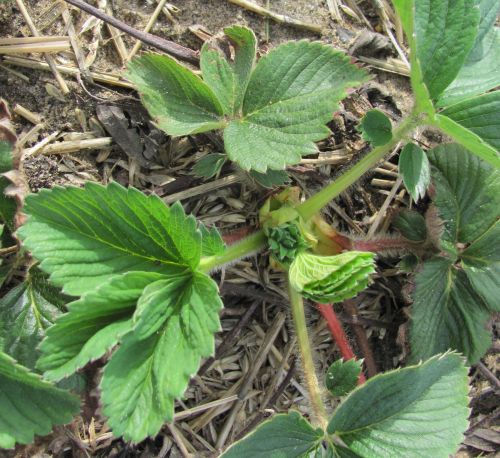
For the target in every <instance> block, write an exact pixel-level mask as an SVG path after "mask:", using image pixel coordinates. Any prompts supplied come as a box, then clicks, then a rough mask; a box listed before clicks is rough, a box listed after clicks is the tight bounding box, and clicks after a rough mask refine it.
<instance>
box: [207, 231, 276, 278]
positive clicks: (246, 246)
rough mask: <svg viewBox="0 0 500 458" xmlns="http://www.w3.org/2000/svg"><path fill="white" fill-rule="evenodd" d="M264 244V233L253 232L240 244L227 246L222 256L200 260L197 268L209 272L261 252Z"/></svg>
mask: <svg viewBox="0 0 500 458" xmlns="http://www.w3.org/2000/svg"><path fill="white" fill-rule="evenodd" d="M265 244H266V236H265V234H264V231H262V230H260V231H257V232H254V233H253V234H252V235H249V236H248V237H246V238H244V239H243V240H242V241H241V242H237V243H234V244H233V245H229V247H228V248H227V249H226V250H225V251H224V252H223V253H222V254H220V255H215V256H207V257H205V258H202V259H201V261H200V265H199V268H200V270H202V271H204V272H210V271H211V270H213V269H215V268H216V267H219V266H222V265H224V264H227V263H229V262H232V261H236V260H238V259H241V258H244V257H245V256H248V255H249V254H250V253H253V252H256V251H259V250H261V249H262V248H264V246H265Z"/></svg>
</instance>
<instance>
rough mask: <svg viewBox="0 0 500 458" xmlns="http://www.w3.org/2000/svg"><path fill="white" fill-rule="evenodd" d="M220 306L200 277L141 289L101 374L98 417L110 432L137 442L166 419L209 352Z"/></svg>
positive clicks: (206, 280)
mask: <svg viewBox="0 0 500 458" xmlns="http://www.w3.org/2000/svg"><path fill="white" fill-rule="evenodd" d="M221 308H222V302H221V300H220V298H219V295H218V292H217V285H216V283H215V282H214V281H213V280H212V279H211V278H210V277H208V276H206V275H205V274H202V273H195V274H191V275H189V276H186V277H178V278H171V279H163V280H158V281H156V282H154V283H151V284H150V285H149V286H148V287H146V288H145V290H144V292H143V294H142V296H141V298H140V299H139V302H138V306H137V310H136V312H135V315H134V329H133V331H132V332H130V333H129V334H127V335H126V336H125V337H124V339H123V342H122V344H121V346H120V348H119V349H118V350H117V351H116V352H115V353H114V354H113V356H112V357H111V360H110V362H109V363H108V364H107V366H106V368H105V370H104V376H103V379H102V382H101V390H102V400H103V403H104V413H105V415H107V416H108V417H109V424H110V426H111V428H112V429H113V432H114V434H116V435H123V436H124V438H125V439H127V440H132V441H134V442H139V441H141V440H143V439H144V438H145V437H146V436H154V435H156V434H157V433H158V431H159V430H160V428H161V426H162V424H163V423H164V422H165V421H172V419H173V413H174V401H175V399H176V398H179V397H181V396H182V395H183V393H184V390H185V389H186V386H187V383H188V381H189V378H190V377H191V376H192V375H193V374H194V373H195V372H196V370H197V369H198V366H199V363H200V359H201V358H202V357H204V356H209V355H211V354H213V351H214V333H215V332H217V331H218V330H219V328H220V324H219V311H220V309H221Z"/></svg>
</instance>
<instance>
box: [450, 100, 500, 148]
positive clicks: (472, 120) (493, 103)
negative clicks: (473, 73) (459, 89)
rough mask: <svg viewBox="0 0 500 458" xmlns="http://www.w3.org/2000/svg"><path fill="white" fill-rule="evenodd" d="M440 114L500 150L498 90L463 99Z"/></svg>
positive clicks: (499, 102)
mask: <svg viewBox="0 0 500 458" xmlns="http://www.w3.org/2000/svg"><path fill="white" fill-rule="evenodd" d="M441 114H442V115H444V116H447V117H448V118H450V119H452V120H453V121H455V122H456V123H458V124H460V125H461V126H463V127H465V128H467V129H468V130H470V131H472V132H473V133H474V134H476V135H477V136H478V137H480V138H481V139H482V140H484V141H485V142H486V143H488V144H489V145H491V146H493V147H494V148H495V149H496V150H497V151H500V91H495V92H490V93H488V94H484V95H480V96H477V97H473V98H470V99H467V100H464V101H462V102H459V103H457V104H455V105H452V106H451V107H449V108H446V109H445V110H443V111H442V112H441ZM497 155H498V153H497Z"/></svg>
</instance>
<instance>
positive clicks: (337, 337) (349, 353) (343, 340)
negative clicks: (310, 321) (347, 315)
mask: <svg viewBox="0 0 500 458" xmlns="http://www.w3.org/2000/svg"><path fill="white" fill-rule="evenodd" d="M316 307H317V308H318V310H319V313H321V315H322V316H323V318H324V319H325V320H326V322H327V324H328V329H330V333H331V334H332V337H333V340H334V341H335V343H336V344H337V346H338V347H339V350H340V353H341V354H342V357H343V358H344V359H345V360H346V361H347V360H349V359H356V355H355V354H354V351H353V349H352V347H351V344H350V343H349V340H348V339H347V335H346V333H345V331H344V328H343V327H342V323H341V322H340V320H339V319H338V317H337V315H336V313H335V310H334V309H333V306H332V305H331V304H318V303H317V304H316ZM365 382H366V377H365V375H364V374H363V373H361V374H359V379H358V385H362V384H363V383H365Z"/></svg>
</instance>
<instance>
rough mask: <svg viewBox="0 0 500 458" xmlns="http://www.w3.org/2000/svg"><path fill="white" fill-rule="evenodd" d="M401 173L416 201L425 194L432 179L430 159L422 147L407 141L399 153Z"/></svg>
mask: <svg viewBox="0 0 500 458" xmlns="http://www.w3.org/2000/svg"><path fill="white" fill-rule="evenodd" d="M399 173H401V175H402V177H403V182H404V184H405V186H406V189H408V192H409V193H410V194H411V196H412V197H413V200H414V201H415V202H418V199H420V198H421V197H424V196H425V191H426V189H427V187H428V186H429V182H430V179H431V176H430V170H429V160H428V159H427V156H426V154H425V152H424V151H423V150H422V148H420V147H418V146H417V145H415V144H414V143H407V144H406V145H405V147H404V148H403V150H402V151H401V154H400V155H399Z"/></svg>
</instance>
